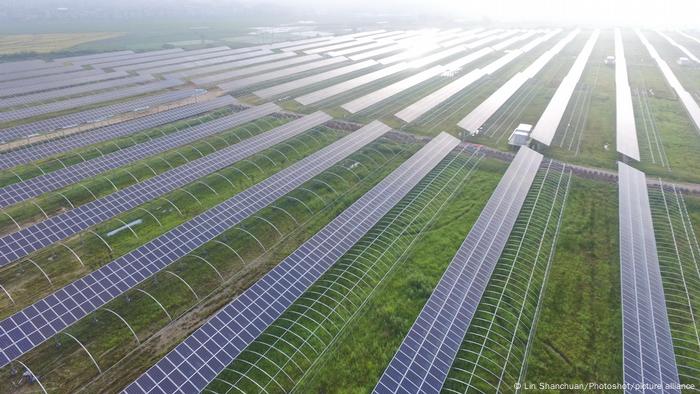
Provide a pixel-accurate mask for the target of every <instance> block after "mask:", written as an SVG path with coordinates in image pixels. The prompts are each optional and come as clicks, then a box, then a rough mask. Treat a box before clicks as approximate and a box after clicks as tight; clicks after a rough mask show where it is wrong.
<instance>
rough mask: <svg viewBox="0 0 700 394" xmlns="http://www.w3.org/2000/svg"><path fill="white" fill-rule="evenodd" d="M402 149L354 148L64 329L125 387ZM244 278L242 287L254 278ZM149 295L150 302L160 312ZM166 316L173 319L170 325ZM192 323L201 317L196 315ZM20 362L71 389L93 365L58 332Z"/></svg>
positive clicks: (89, 375)
mask: <svg viewBox="0 0 700 394" xmlns="http://www.w3.org/2000/svg"><path fill="white" fill-rule="evenodd" d="M408 148H409V149H406V147H405V146H400V145H398V144H396V143H394V142H389V141H380V142H376V143H374V144H373V145H372V147H371V150H375V151H379V152H383V153H386V156H384V157H385V158H386V159H385V160H382V159H381V158H379V157H377V159H376V160H375V161H374V162H373V163H372V164H366V165H357V164H355V163H357V162H358V160H363V158H365V157H366V156H365V155H367V154H369V152H370V151H371V150H369V149H366V150H365V151H361V152H359V153H356V154H355V155H353V156H351V157H350V158H348V159H346V160H344V161H343V162H341V163H339V164H338V165H336V166H334V167H332V168H331V169H330V170H328V171H326V172H324V173H323V174H321V175H319V176H318V177H316V178H314V179H315V180H313V181H310V182H308V183H307V184H305V185H303V187H302V188H300V189H297V190H296V191H294V192H292V193H291V195H292V196H293V197H294V198H293V199H292V198H283V199H280V200H278V201H277V202H276V203H275V206H276V208H272V207H269V208H266V209H263V210H262V211H260V212H259V213H258V214H257V215H255V216H254V217H251V218H249V219H248V220H246V221H244V222H243V223H241V225H239V226H236V227H234V228H232V229H230V230H228V231H227V232H225V233H224V234H223V235H222V236H220V237H218V238H217V241H218V242H214V241H212V242H209V243H207V244H205V245H204V246H202V247H200V248H199V249H197V250H196V251H195V252H193V253H192V254H191V255H189V256H188V257H185V258H183V259H180V260H179V261H177V262H175V263H173V264H172V265H170V266H169V267H167V268H166V269H165V270H163V271H161V272H160V273H158V274H156V275H155V276H154V277H153V278H151V279H149V280H146V281H144V282H143V283H142V284H140V285H139V286H138V288H139V289H140V290H142V291H143V292H142V291H139V290H131V291H129V292H128V293H127V294H125V295H124V296H121V297H119V298H117V299H116V300H114V301H112V302H110V303H109V304H108V305H107V306H106V307H105V308H103V309H101V310H99V311H98V312H96V313H93V314H92V315H91V316H89V317H87V318H85V319H82V320H81V321H80V322H78V323H77V324H75V325H73V326H71V327H70V328H69V329H68V330H67V332H69V333H70V334H72V335H73V336H75V337H76V338H79V340H80V341H81V343H83V344H84V345H85V347H86V348H87V349H88V350H89V351H90V353H91V354H92V355H93V357H94V358H95V360H96V362H97V364H98V365H99V366H100V367H101V369H102V370H104V369H106V368H110V370H109V375H110V376H111V377H112V378H115V377H117V376H118V377H119V378H118V382H119V384H120V385H125V384H126V383H128V382H129V381H130V380H131V379H133V378H134V377H135V376H134V375H135V374H137V373H140V372H142V371H143V370H145V368H147V367H148V366H150V365H151V364H152V363H153V358H154V357H157V356H158V355H161V354H163V353H164V352H165V351H166V350H168V349H169V347H171V346H173V345H174V344H175V343H176V342H177V341H179V340H181V339H182V338H183V337H184V335H186V334H187V333H188V332H189V331H190V330H192V329H193V326H192V324H191V320H190V319H189V318H188V317H189V316H191V315H192V314H199V313H201V312H202V310H208V312H209V313H212V312H213V310H214V309H213V308H212V302H216V303H218V304H217V305H218V307H220V306H221V305H222V303H223V302H225V301H227V299H225V298H217V297H219V295H220V293H221V291H222V289H227V290H226V291H227V292H239V291H240V290H241V289H242V288H245V286H242V285H241V283H240V282H239V281H238V279H240V278H241V276H242V275H245V274H250V272H251V271H252V272H254V275H255V276H259V275H261V274H262V273H263V272H264V270H266V269H268V268H269V267H261V266H260V264H261V262H260V261H258V259H259V258H260V256H264V257H263V258H264V259H265V262H266V263H270V264H274V262H275V261H278V260H274V261H273V260H269V261H268V260H266V258H267V257H271V255H278V254H279V253H289V251H290V249H291V248H292V247H294V246H296V245H298V243H299V242H300V238H302V237H308V236H309V235H311V234H313V232H314V231H316V230H317V229H318V228H320V226H322V225H323V224H325V223H327V221H330V220H331V219H332V218H333V217H334V216H335V214H337V212H339V211H340V210H342V209H343V208H344V207H346V206H348V205H349V204H351V203H352V201H354V200H355V199H356V198H358V197H359V196H360V195H361V194H362V193H364V191H366V190H367V189H368V188H369V187H371V186H372V185H373V184H374V183H376V182H378V181H379V180H380V179H381V178H382V177H383V176H385V175H386V173H388V172H389V171H391V170H392V169H393V168H395V167H396V166H398V164H399V163H400V162H401V161H402V160H403V159H405V158H406V156H408V155H409V154H410V152H411V151H412V150H413V148H412V147H408ZM310 195H313V196H315V198H314V197H310ZM303 200H306V201H305V203H304V204H300V203H299V202H298V201H303ZM282 211H283V212H285V213H284V214H282V213H281V212H282ZM224 244H225V245H224ZM234 251H235V252H234ZM195 256H197V257H195ZM176 275H177V276H176ZM245 279H246V282H247V284H248V285H249V284H250V283H252V281H253V280H254V279H255V278H254V277H252V276H248V277H246V278H245ZM144 292H145V293H144ZM149 295H150V296H152V297H154V298H155V299H156V300H158V301H159V302H160V304H161V305H162V306H163V308H164V309H165V311H167V313H166V312H165V311H164V310H163V308H161V307H160V306H159V305H158V304H157V303H156V302H154V301H153V299H152V298H150V297H149ZM213 300H216V301H213ZM108 309H109V310H112V311H115V312H117V314H118V315H119V316H121V317H123V318H124V320H126V321H127V322H129V324H130V326H131V327H132V328H133V330H134V333H135V334H136V337H138V338H139V341H140V342H144V341H148V342H147V343H146V344H144V345H143V346H144V347H147V348H148V350H149V352H148V355H149V357H148V358H149V359H148V361H145V360H142V359H141V358H138V357H137V356H144V354H143V353H141V352H140V351H139V349H140V348H142V347H139V343H137V341H136V337H135V336H134V333H132V332H131V331H130V330H129V329H128V327H127V326H126V325H125V324H124V322H122V321H120V320H118V318H117V316H116V315H115V314H113V313H111V312H110V311H109V310H108ZM170 317H172V318H173V319H175V321H174V322H173V323H170ZM197 321H199V322H201V321H203V316H202V317H201V318H199V319H197ZM181 323H182V324H184V326H182V327H180V328H179V329H178V330H176V333H173V330H172V327H173V326H174V325H179V324H181ZM162 331H167V332H168V333H167V334H163V332H162ZM157 334H159V335H157ZM149 339H152V341H150V340H149ZM55 343H60V347H58V348H56V346H55ZM153 347H155V348H156V349H157V350H154V348H153ZM154 351H155V353H154ZM125 357H126V358H125ZM127 360H129V361H127ZM25 363H26V364H27V365H30V368H32V370H33V371H35V373H36V374H37V375H39V376H41V378H42V383H43V384H44V385H45V386H47V388H50V389H53V390H58V391H67V392H71V391H74V390H76V389H78V388H79V387H81V386H82V385H84V384H85V383H87V382H89V381H90V379H93V378H95V377H96V376H97V374H96V372H97V368H96V367H95V365H94V364H93V363H92V361H91V360H90V358H89V357H87V355H86V353H85V352H84V351H83V350H82V348H80V347H79V346H78V345H77V344H76V343H75V342H74V341H72V340H70V339H69V338H68V337H67V336H63V335H59V336H57V337H56V340H55V342H54V343H53V344H51V343H47V344H44V345H42V346H40V347H39V348H38V349H36V350H35V351H32V352H30V354H28V355H27V356H26V359H25ZM7 372H8V371H5V374H7ZM125 375H126V376H125ZM106 379H107V378H102V377H100V378H99V379H98V381H96V382H95V383H94V384H93V387H95V390H97V391H99V392H104V391H109V390H116V389H118V387H111V389H110V387H109V386H103V385H102V384H100V382H104V381H105V380H106Z"/></svg>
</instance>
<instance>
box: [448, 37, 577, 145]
mask: <svg viewBox="0 0 700 394" xmlns="http://www.w3.org/2000/svg"><path fill="white" fill-rule="evenodd" d="M578 33H579V30H574V31H572V32H571V33H569V34H568V35H567V36H566V37H564V38H562V39H561V40H559V41H558V42H557V43H556V44H555V45H554V46H553V47H552V48H550V49H549V50H547V51H546V52H545V53H543V54H542V55H541V56H540V57H538V58H537V60H535V61H534V62H533V63H532V64H530V65H529V66H528V67H527V68H526V69H525V70H523V71H521V72H519V73H517V74H515V75H514V76H513V77H512V78H511V79H509V80H508V82H506V83H504V84H503V85H502V86H501V87H500V88H499V89H498V90H496V91H495V92H494V93H493V94H492V95H491V96H489V97H488V98H487V99H486V100H484V101H483V102H482V103H481V104H479V106H477V107H476V108H475V109H474V110H473V111H472V112H470V113H469V114H468V115H467V116H465V117H464V118H463V119H462V120H461V121H459V123H457V126H459V127H460V128H462V129H464V130H466V131H467V132H469V133H471V134H472V135H474V134H478V133H479V132H480V129H481V126H483V125H484V123H486V121H487V120H489V118H491V117H492V116H493V115H494V114H495V113H496V111H498V109H499V108H501V107H502V106H503V104H505V103H506V101H508V100H509V99H510V97H511V96H512V95H513V94H515V92H517V91H518V90H519V89H520V88H521V87H522V86H523V85H524V84H525V82H527V81H528V80H529V79H531V78H533V77H534V76H535V75H537V74H538V73H539V72H540V71H542V69H543V68H544V66H546V65H547V63H549V61H550V60H552V59H553V58H554V56H556V55H557V54H558V53H559V52H561V50H562V49H564V47H565V46H566V45H567V44H568V43H569V42H571V41H572V40H573V39H574V37H576V35H577V34H578ZM556 34H558V31H554V32H551V33H549V34H547V35H545V36H544V37H541V38H540V39H538V40H535V41H533V42H530V43H529V44H527V45H525V46H524V47H522V48H521V50H522V51H525V52H527V51H529V50H532V48H534V47H535V46H536V45H538V44H539V42H543V41H546V40H548V39H549V38H551V37H552V36H553V35H556Z"/></svg>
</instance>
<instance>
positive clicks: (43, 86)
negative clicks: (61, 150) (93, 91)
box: [0, 71, 129, 97]
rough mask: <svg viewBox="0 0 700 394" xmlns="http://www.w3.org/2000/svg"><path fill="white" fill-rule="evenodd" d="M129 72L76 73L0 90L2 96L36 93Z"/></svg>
mask: <svg viewBox="0 0 700 394" xmlns="http://www.w3.org/2000/svg"><path fill="white" fill-rule="evenodd" d="M128 75H129V74H128V73H126V72H122V71H117V72H113V73H105V72H94V73H91V74H90V75H86V76H83V77H79V76H76V74H75V73H73V74H70V76H69V77H68V76H64V78H62V79H58V80H55V81H51V82H42V83H39V84H33V85H29V86H18V87H14V88H9V89H2V90H0V97H12V96H17V95H22V94H29V93H35V92H44V91H48V90H52V89H58V88H65V87H67V86H76V85H81V84H84V83H90V82H97V81H106V80H109V79H115V78H123V77H126V76H128Z"/></svg>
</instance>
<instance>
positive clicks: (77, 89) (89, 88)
mask: <svg viewBox="0 0 700 394" xmlns="http://www.w3.org/2000/svg"><path fill="white" fill-rule="evenodd" d="M152 80H153V77H152V76H150V75H136V76H133V77H127V78H119V79H112V80H108V81H103V82H98V83H91V84H86V85H79V86H73V87H68V88H63V89H55V90H49V91H48V92H38V93H32V94H25V95H23V96H15V97H8V98H4V99H0V108H8V107H17V106H20V105H27V104H31V103H36V102H39V101H48V100H53V99H57V98H61V97H67V96H75V95H78V94H81V93H88V92H93V91H97V90H105V89H111V88H116V87H120V86H126V85H132V84H135V83H141V82H147V81H152Z"/></svg>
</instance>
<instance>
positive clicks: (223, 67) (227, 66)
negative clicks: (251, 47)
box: [165, 52, 296, 78]
mask: <svg viewBox="0 0 700 394" xmlns="http://www.w3.org/2000/svg"><path fill="white" fill-rule="evenodd" d="M295 56H296V55H295V54H294V53H287V52H284V53H274V54H271V55H267V56H258V57H254V58H252V59H243V60H237V61H233V62H225V63H221V64H215V65H212V66H207V67H197V68H194V69H192V70H185V71H179V72H175V73H166V74H165V76H166V77H168V78H191V77H193V76H196V75H204V74H211V73H216V72H219V71H227V70H231V69H234V68H239V67H244V66H249V65H253V64H258V63H265V62H271V61H275V60H282V59H289V58H292V57H295Z"/></svg>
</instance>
